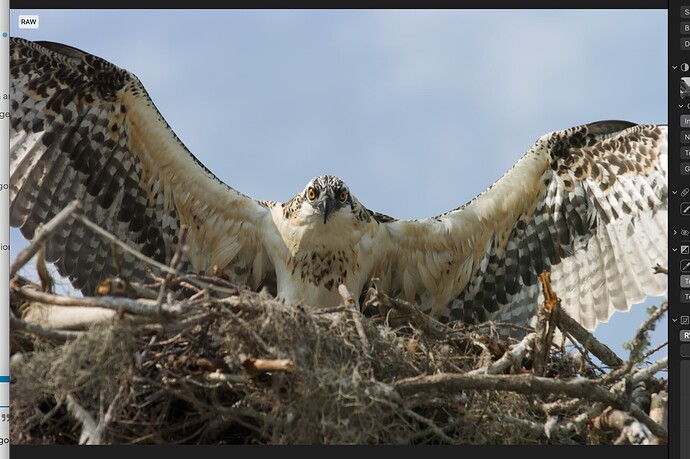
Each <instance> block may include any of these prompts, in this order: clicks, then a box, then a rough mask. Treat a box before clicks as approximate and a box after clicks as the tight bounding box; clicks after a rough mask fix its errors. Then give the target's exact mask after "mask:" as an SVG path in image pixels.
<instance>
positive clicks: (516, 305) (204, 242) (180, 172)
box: [9, 37, 668, 330]
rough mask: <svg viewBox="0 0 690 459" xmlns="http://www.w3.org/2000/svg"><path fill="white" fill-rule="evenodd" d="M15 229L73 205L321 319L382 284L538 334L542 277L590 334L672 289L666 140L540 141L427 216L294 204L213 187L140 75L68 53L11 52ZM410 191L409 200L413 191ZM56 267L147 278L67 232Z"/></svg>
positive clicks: (645, 134)
mask: <svg viewBox="0 0 690 459" xmlns="http://www.w3.org/2000/svg"><path fill="white" fill-rule="evenodd" d="M10 112H11V113H10V187H9V191H10V215H9V218H10V224H11V226H13V227H17V228H19V229H20V230H21V232H22V234H23V235H24V237H26V238H27V239H32V238H33V237H34V235H35V234H36V231H37V229H38V228H39V227H40V226H41V225H42V224H44V223H45V222H47V221H49V220H50V219H51V218H53V217H54V216H55V215H56V214H57V213H58V212H59V211H60V210H61V209H62V208H64V207H65V206H66V205H67V204H68V203H70V202H71V201H72V200H74V199H80V200H81V202H82V209H81V212H82V213H83V214H84V215H85V216H86V217H88V218H89V219H91V220H92V221H95V222H97V223H98V224H99V225H100V226H102V227H103V228H104V229H106V230H108V231H109V232H111V233H112V234H114V235H115V236H117V237H118V238H119V239H120V240H121V241H122V242H124V243H126V244H128V245H130V246H131V247H133V248H136V249H137V250H139V251H140V252H141V253H143V254H144V255H146V256H148V257H150V258H152V259H154V260H156V261H158V262H160V263H166V264H169V263H170V262H171V260H172V257H173V255H174V253H175V249H176V247H177V245H178V242H179V240H180V230H181V228H182V227H185V228H188V230H187V233H186V237H185V240H184V249H183V258H184V263H183V267H184V269H186V270H189V271H192V272H196V273H209V272H211V271H212V270H217V269H219V270H220V271H221V272H223V273H225V274H226V275H227V276H228V277H229V278H231V279H232V280H233V281H235V282H237V283H238V284H242V285H246V286H248V287H249V288H251V289H253V290H257V291H258V290H260V289H264V288H266V289H268V290H269V291H270V292H272V293H273V294H275V296H276V297H277V298H278V299H279V300H282V301H284V302H286V303H296V304H302V305H304V306H306V307H309V308H315V309H316V308H327V307H333V306H337V305H338V304H340V303H341V302H342V296H341V294H340V293H339V291H338V289H339V286H340V285H344V286H345V287H346V288H347V291H349V292H351V293H353V294H354V296H355V297H358V298H359V297H361V296H362V295H364V293H365V292H366V291H367V290H368V288H369V287H371V286H372V285H373V282H374V281H375V282H376V287H377V288H378V289H380V290H381V291H383V292H385V293H386V294H388V295H390V296H391V297H394V298H399V299H401V300H405V301H409V302H412V303H414V304H416V305H418V306H419V308H420V309H421V310H422V311H424V312H427V313H428V314H430V315H432V316H434V317H437V318H439V319H441V320H444V321H449V320H460V321H463V322H467V323H479V322H483V321H486V320H494V321H508V322H512V323H515V324H524V325H528V324H533V323H534V319H535V316H536V312H537V305H538V303H539V301H542V300H543V297H542V293H541V289H540V286H539V275H540V273H542V272H544V271H547V272H549V273H550V276H551V282H552V286H553V289H554V290H555V291H556V292H557V293H558V295H559V297H560V298H561V302H562V307H563V309H564V310H565V311H566V312H567V313H568V314H569V315H570V316H571V317H573V318H574V319H575V320H577V321H578V322H579V323H580V324H581V325H583V326H584V327H585V328H587V329H589V330H594V329H595V328H596V326H597V325H598V324H599V323H601V322H606V321H608V320H609V318H610V317H611V316H612V315H613V314H614V313H615V312H616V311H627V310H629V309H630V307H631V306H632V305H634V304H637V303H640V302H642V301H644V300H645V299H646V298H647V297H649V296H657V295H661V294H663V293H664V292H665V291H666V288H667V279H666V277H665V276H663V275H659V274H656V273H655V272H654V267H655V266H666V264H667V234H668V228H667V226H668V224H667V206H668V172H667V162H668V154H667V145H668V129H667V126H665V125H658V124H636V123H633V122H629V121H622V120H604V121H595V122H591V123H587V124H581V125H578V126H573V127H568V128H565V129H563V130H561V131H554V132H550V133H547V134H544V135H542V136H541V137H539V138H538V139H537V140H536V141H535V142H534V144H533V145H531V146H530V147H529V148H527V151H526V152H525V153H524V154H523V155H522V157H521V158H519V159H518V160H517V162H516V163H515V165H514V166H513V167H512V168H511V169H510V170H509V171H507V172H506V173H505V174H504V175H503V176H502V177H500V178H499V179H498V180H497V181H496V182H495V183H494V184H493V185H491V186H490V187H489V188H488V189H486V190H485V191H483V192H482V193H480V194H479V195H478V196H476V197H475V198H474V199H472V200H470V201H469V202H467V203H465V204H462V205H460V206H458V207H457V208H455V209H452V210H450V211H448V212H445V213H443V214H440V215H437V216H435V217H432V218H421V219H416V220H399V219H396V218H394V217H391V216H388V215H386V214H383V213H379V212H376V211H373V210H370V209H368V208H367V207H366V206H365V205H364V204H363V203H362V202H360V200H359V199H358V198H357V197H356V196H355V194H354V193H353V191H352V190H351V189H350V188H349V186H348V185H347V183H346V182H345V181H344V180H342V179H341V178H339V177H337V176H335V175H321V176H317V177H315V178H313V179H312V180H310V181H309V182H308V183H307V184H306V185H305V186H304V187H303V188H302V190H301V191H299V192H298V193H297V194H296V195H295V196H294V197H293V198H292V199H290V200H289V201H287V202H278V201H268V200H257V199H253V198H251V197H249V196H246V195H244V194H242V193H241V192H240V191H238V190H235V189H234V188H232V187H231V186H230V185H228V184H226V183H224V182H223V181H221V180H220V179H218V178H217V177H216V176H215V175H214V174H213V172H211V171H210V170H209V169H208V168H206V167H205V166H204V165H203V164H202V163H201V161H199V160H198V159H197V158H196V157H195V156H194V155H193V154H192V153H191V152H190V151H189V150H188V149H187V148H186V147H185V145H184V144H183V142H182V141H181V140H180V139H179V138H178V137H177V135H176V134H175V133H174V131H173V130H172V128H171V127H170V126H169V125H168V123H167V122H166V121H165V119H164V118H163V116H162V115H161V113H160V112H159V111H158V109H157V108H156V106H155V105H154V102H153V101H152V100H151V98H150V97H149V95H148V93H147V91H146V89H145V88H144V85H143V84H142V83H141V81H140V80H139V79H138V78H137V77H136V76H135V75H134V74H133V73H132V72H130V71H129V70H126V69H123V68H120V67H118V66H116V65H114V64H112V63H110V62H108V61H106V60H105V59H102V58H100V57H97V56H94V55H91V54H89V53H87V52H84V51H82V50H79V49H77V48H74V47H71V46H69V45H66V44H61V43H55V42H46V41H37V42H32V41H28V40H26V39H23V38H19V37H11V38H10ZM408 191H409V192H414V189H412V188H410V189H409V190H408ZM44 253H45V258H46V260H47V261H49V262H52V263H54V264H55V266H56V267H57V270H58V272H59V273H60V274H61V275H63V276H65V277H68V278H69V280H70V282H71V284H72V285H73V286H74V287H75V288H76V289H78V290H81V291H82V292H83V293H84V294H93V292H94V291H95V290H96V289H97V286H98V284H99V283H100V282H101V281H102V280H104V279H107V278H109V277H115V276H121V277H124V278H127V279H134V280H136V279H145V278H146V277H147V276H148V275H149V274H150V271H149V269H150V268H147V267H146V266H144V264H143V263H142V262H141V261H140V260H138V259H136V258H134V257H133V256H132V255H130V254H129V253H122V254H119V256H118V260H117V262H116V260H115V259H114V257H113V256H112V254H111V244H110V242H109V241H107V240H105V239H103V238H102V237H101V236H99V235H97V234H95V233H94V232H93V231H92V230H91V229H89V228H88V227H86V226H85V225H84V223H83V222H81V221H80V220H77V219H72V220H71V221H70V224H69V225H64V226H62V227H61V229H60V230H58V231H56V232H55V234H53V236H52V238H51V239H50V240H49V241H48V242H47V243H46V246H45V251H44Z"/></svg>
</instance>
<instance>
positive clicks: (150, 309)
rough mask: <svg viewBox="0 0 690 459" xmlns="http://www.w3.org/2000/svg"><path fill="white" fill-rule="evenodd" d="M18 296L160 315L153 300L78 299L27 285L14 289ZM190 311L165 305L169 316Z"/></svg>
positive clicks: (35, 299) (33, 299)
mask: <svg viewBox="0 0 690 459" xmlns="http://www.w3.org/2000/svg"><path fill="white" fill-rule="evenodd" d="M14 290H15V292H17V294H19V295H22V296H23V297H24V298H26V299H28V300H31V301H36V302H38V303H45V304H53V305H56V306H91V307H97V308H105V309H112V310H115V311H119V310H120V309H122V310H124V311H125V312H129V313H131V314H138V315H143V316H157V315H159V313H158V311H157V309H156V302H155V301H152V300H146V299H140V300H133V299H131V298H124V297H113V296H101V297H88V296H86V297H83V298H76V297H71V296H60V295H53V294H50V293H43V292H39V291H37V290H36V289H35V288H33V287H30V286H28V285H25V286H23V287H19V288H15V289H14ZM187 309H189V307H188V305H187V304H185V303H176V304H173V305H164V306H163V310H164V311H165V312H166V313H169V314H180V313H183V312H184V311H186V310H187Z"/></svg>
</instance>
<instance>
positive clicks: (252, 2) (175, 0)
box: [10, 0, 669, 9]
mask: <svg viewBox="0 0 690 459" xmlns="http://www.w3.org/2000/svg"><path fill="white" fill-rule="evenodd" d="M422 6H423V7H424V8H461V9H468V8H491V9H537V8H544V9H668V8H669V2H668V0H556V1H548V0H527V1H523V2H518V1H516V0H488V1H487V0H485V1H481V0H466V1H462V2H455V4H453V3H450V2H448V1H436V2H434V1H426V2H424V4H423V5H422ZM326 7H327V8H402V6H401V5H400V3H397V4H396V3H395V2H391V1H380V0H379V1H375V0H374V1H368V2H362V1H359V2H344V1H337V0H335V1H334V0H331V1H329V2H316V1H313V0H311V1H310V0H300V1H296V2H295V1H292V2H288V1H285V0H283V1H281V0H244V1H233V2H232V3H221V2H219V1H218V0H196V1H194V2H189V1H187V2H185V1H182V0H168V1H166V2H161V1H160V0H158V1H151V0H148V1H147V0H139V1H137V0H117V1H110V0H99V1H93V0H10V9H229V8H326ZM408 7H409V6H405V8H408Z"/></svg>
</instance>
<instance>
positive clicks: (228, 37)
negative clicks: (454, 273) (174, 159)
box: [10, 10, 668, 355]
mask: <svg viewBox="0 0 690 459" xmlns="http://www.w3.org/2000/svg"><path fill="white" fill-rule="evenodd" d="M18 14H39V15H40V29H38V30H28V29H24V30H19V29H18V28H17V27H16V23H17V15H18ZM10 24H11V34H12V35H16V36H22V37H25V38H29V39H34V40H51V41H58V42H63V43H66V44H69V45H72V46H75V47H77V48H80V49H83V50H84V51H87V52H90V53H92V54H96V55H99V56H101V57H103V58H106V59H108V60H110V61H111V62H113V63H115V64H117V65H119V66H121V67H124V68H127V69H129V70H131V71H133V72H134V73H135V74H136V75H137V76H138V77H139V78H140V79H141V81H142V82H143V83H144V85H145V86H146V88H147V90H148V92H149V94H150V96H151V98H152V99H153V101H154V102H155V104H156V105H157V107H158V109H159V110H160V111H161V113H162V114H163V116H164V117H165V118H166V120H167V121H168V123H169V124H170V125H171V126H172V128H173V129H174V130H175V132H176V133H177V134H178V136H179V137H180V138H181V139H182V141H183V142H184V143H185V144H186V145H187V147H188V148H189V149H190V150H191V151H192V152H193V153H194V154H195V155H196V156H197V157H198V158H199V159H200V160H201V161H202V162H203V163H204V164H205V165H206V166H207V167H208V168H209V169H210V170H211V171H213V172H214V173H215V174H216V175H217V176H218V177H219V178H221V179H222V180H223V181H225V182H226V183H228V184H229V185H230V186H232V187H233V188H235V189H237V190H239V191H241V192H243V193H245V194H247V195H249V196H251V197H254V198H257V199H272V200H279V201H285V200H288V199H290V198H291V197H292V196H294V195H295V194H297V193H298V192H299V191H301V190H302V189H303V187H304V185H305V184H306V183H307V182H308V181H309V180H310V179H311V178H312V177H314V176H316V175H320V174H324V173H328V174H335V175H338V176H340V177H342V178H343V179H345V181H346V182H347V183H348V184H349V186H350V189H351V190H352V192H353V194H355V195H356V196H357V197H358V199H359V200H360V201H361V202H362V203H363V204H364V205H366V206H367V207H369V208H370V209H372V210H376V211H379V212H383V213H386V214H389V215H392V216H394V217H397V218H403V219H413V218H424V217H430V216H434V215H437V214H439V213H442V212H445V211H447V210H450V209H453V208H455V207H457V206H458V205H459V204H462V203H464V202H466V201H468V200H469V199H471V198H473V197H474V196H475V195H477V194H478V193H480V192H481V191H482V190H484V189H485V188H487V187H488V186H489V185H491V184H492V183H493V182H494V181H495V180H496V179H498V178H499V177H500V176H501V175H503V173H505V172H506V171H507V170H508V169H509V168H510V167H511V166H512V165H513V164H514V163H515V162H516V161H517V160H518V159H519V158H520V157H521V156H522V154H523V153H524V152H525V151H526V150H527V149H528V148H529V146H530V145H531V144H532V143H533V142H534V141H535V140H536V139H537V138H538V137H539V136H541V135H542V134H545V133H547V132H549V131H554V130H560V129H564V128H567V127H570V126H573V125H577V124H583V123H588V122H592V121H597V120H603V119H626V120H630V121H634V122H641V123H666V122H667V68H668V67H667V65H668V63H667V51H666V48H667V45H666V30H667V13H666V11H665V10H629V11H623V10H615V11H613V10H611V11H605V10H601V11H588V10H552V11H540V10H527V11H520V10H512V11H492V10H486V11H484V10H467V11H462V10H458V11H438V10H434V11H393V10H385V11H375V10H347V11H332V10H323V11H321V10H319V11H304V10H300V11H291V10H281V11H265V10H261V11H253V10H218V11H210V10H198V11H193V10H169V11H147V10H137V11H121V10H117V11H108V10H92V11H87V10H83V11H82V10H78V11H75V10H73V11H65V10H45V11H35V10H33V11H17V10H15V11H12V14H11V22H10ZM23 244H24V243H23V242H22V238H21V235H20V234H19V233H18V232H17V231H13V233H12V239H11V245H12V253H16V252H17V250H19V249H20V248H21V247H22V245H23ZM653 303H654V304H656V303H658V301H653ZM644 316H645V308H644V307H640V306H637V307H633V311H632V312H631V313H629V314H616V315H614V317H613V318H612V320H611V321H610V322H609V323H608V324H603V325H601V326H599V328H598V329H597V333H596V334H597V336H598V337H599V338H600V339H602V340H603V341H604V342H606V343H609V344H610V345H611V346H612V347H613V348H614V350H616V351H617V352H618V353H619V354H621V355H627V352H626V351H623V350H622V349H621V343H622V342H624V341H627V340H629V339H630V338H631V337H632V335H633V333H634V330H635V329H636V328H637V326H638V325H639V324H640V323H641V321H642V320H643V317H644ZM659 328H660V330H659V331H658V332H657V333H656V335H655V339H654V341H655V342H656V343H659V342H662V341H664V340H666V335H667V333H666V321H665V320H664V322H663V323H662V324H661V325H660V327H659ZM665 352H666V351H663V352H662V354H663V353H665Z"/></svg>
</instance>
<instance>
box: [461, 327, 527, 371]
mask: <svg viewBox="0 0 690 459" xmlns="http://www.w3.org/2000/svg"><path fill="white" fill-rule="evenodd" d="M535 339H536V334H535V333H530V334H529V335H527V336H525V337H524V338H523V339H522V341H520V342H519V343H518V344H516V345H515V346H513V347H512V349H510V351H508V352H505V353H504V354H503V356H501V358H500V359H498V360H497V361H495V362H494V363H492V364H491V365H489V366H488V367H486V368H479V369H477V370H472V371H470V372H468V373H467V374H468V375H482V374H486V375H496V374H500V373H503V372H504V371H505V370H507V369H508V368H510V367H511V366H514V365H516V364H517V365H520V364H521V362H522V359H523V358H524V357H525V355H526V354H527V352H529V350H530V349H531V348H532V347H533V346H534V340H535Z"/></svg>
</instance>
